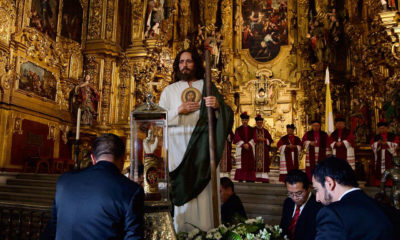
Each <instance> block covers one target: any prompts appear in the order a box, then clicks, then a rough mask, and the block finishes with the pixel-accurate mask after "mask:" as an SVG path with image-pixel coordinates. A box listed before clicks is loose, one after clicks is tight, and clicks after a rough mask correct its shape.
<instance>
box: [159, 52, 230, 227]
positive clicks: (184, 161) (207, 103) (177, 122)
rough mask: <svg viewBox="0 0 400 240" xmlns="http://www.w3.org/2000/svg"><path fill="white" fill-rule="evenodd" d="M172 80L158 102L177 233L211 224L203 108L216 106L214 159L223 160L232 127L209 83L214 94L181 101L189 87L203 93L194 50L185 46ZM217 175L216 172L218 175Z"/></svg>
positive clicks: (201, 68) (201, 73)
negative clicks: (164, 113)
mask: <svg viewBox="0 0 400 240" xmlns="http://www.w3.org/2000/svg"><path fill="white" fill-rule="evenodd" d="M173 68H174V79H175V82H174V83H173V84H171V85H169V86H167V87H166V88H165V89H164V90H163V92H162V93H161V98H160V103H159V104H160V106H161V107H163V108H165V109H166V110H168V148H169V149H168V163H169V171H170V183H171V191H170V194H171V200H172V203H173V204H174V205H175V208H174V225H175V230H176V232H180V231H184V232H188V231H190V230H191V229H192V228H193V226H196V227H199V228H200V229H202V230H205V231H207V230H209V229H211V228H212V227H213V226H214V224H213V207H212V206H213V205H212V197H211V196H212V188H211V182H210V178H211V175H210V153H209V139H208V137H209V136H208V117H207V107H212V108H213V109H214V110H216V116H217V118H216V120H215V131H216V134H215V136H216V159H217V165H218V163H219V162H218V161H219V160H220V159H221V156H222V152H223V150H224V145H225V140H226V138H227V136H228V133H229V131H230V130H231V129H232V124H233V112H232V110H231V109H230V108H229V106H227V105H226V104H225V103H224V100H223V97H222V96H221V95H220V94H219V93H218V90H217V89H216V87H215V86H214V85H213V86H212V96H208V97H203V99H202V100H201V98H197V99H198V101H194V102H192V101H185V98H184V97H185V95H186V93H187V92H189V91H193V92H194V93H195V94H196V95H197V96H200V95H202V96H205V89H206V88H205V84H204V80H203V77H204V69H203V65H202V61H201V59H200V57H199V56H198V54H197V51H196V50H183V51H182V52H180V53H179V54H178V55H177V56H176V59H175V61H174V65H173ZM217 178H219V177H218V174H217Z"/></svg>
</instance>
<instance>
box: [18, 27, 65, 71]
mask: <svg viewBox="0 0 400 240" xmlns="http://www.w3.org/2000/svg"><path fill="white" fill-rule="evenodd" d="M13 40H14V41H15V42H19V43H22V44H23V45H24V46H25V47H26V50H25V52H26V55H27V56H29V57H30V58H33V59H38V60H39V61H41V62H43V63H45V64H46V65H47V66H50V67H53V68H59V67H60V65H61V66H62V65H64V64H65V62H66V61H65V59H64V57H63V52H62V49H61V48H60V45H59V44H58V43H57V44H56V43H55V42H54V41H52V40H51V39H50V38H49V37H48V36H46V35H44V34H43V33H41V32H39V31H37V30H36V29H34V28H25V29H24V30H23V31H22V32H19V33H17V34H15V35H14V39H13Z"/></svg>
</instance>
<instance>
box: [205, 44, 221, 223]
mask: <svg viewBox="0 0 400 240" xmlns="http://www.w3.org/2000/svg"><path fill="white" fill-rule="evenodd" d="M205 58H206V87H207V88H206V94H207V96H212V92H211V66H210V52H209V51H208V50H206V51H205ZM207 115H208V140H209V148H210V168H211V184H212V203H213V219H214V227H218V226H219V206H218V189H217V164H216V151H215V145H216V144H215V130H214V119H215V113H214V109H213V108H212V107H207Z"/></svg>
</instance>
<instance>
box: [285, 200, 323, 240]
mask: <svg viewBox="0 0 400 240" xmlns="http://www.w3.org/2000/svg"><path fill="white" fill-rule="evenodd" d="M310 194H311V197H310V199H308V202H307V203H306V205H305V206H304V208H303V210H302V211H301V213H300V216H299V219H298V220H297V223H296V228H295V230H294V235H295V239H296V240H313V239H314V237H315V233H316V229H315V227H316V221H315V219H316V217H317V213H318V211H319V209H320V208H321V207H322V205H321V204H320V203H318V202H317V201H316V200H315V196H314V194H313V193H310ZM294 209H295V203H294V202H293V200H292V199H291V198H286V200H285V202H284V203H283V209H282V219H281V224H280V227H281V228H282V231H283V234H285V235H287V236H288V228H289V225H290V220H291V219H292V215H293V212H294Z"/></svg>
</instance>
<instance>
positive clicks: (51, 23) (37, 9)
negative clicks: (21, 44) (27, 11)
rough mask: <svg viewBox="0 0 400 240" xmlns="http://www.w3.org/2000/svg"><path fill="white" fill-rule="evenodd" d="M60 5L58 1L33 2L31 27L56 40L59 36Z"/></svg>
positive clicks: (34, 0)
mask: <svg viewBox="0 0 400 240" xmlns="http://www.w3.org/2000/svg"><path fill="white" fill-rule="evenodd" d="M67 2H68V1H67ZM58 3H59V1H58V0H32V5H31V22H30V26H31V27H34V28H36V29H37V30H39V31H41V32H42V33H44V34H47V35H48V36H50V37H51V38H52V39H54V40H55V39H56V36H57V21H58Z"/></svg>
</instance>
